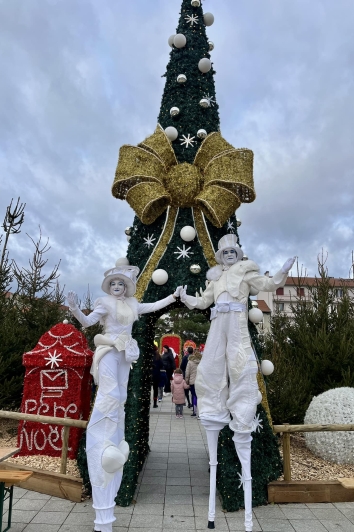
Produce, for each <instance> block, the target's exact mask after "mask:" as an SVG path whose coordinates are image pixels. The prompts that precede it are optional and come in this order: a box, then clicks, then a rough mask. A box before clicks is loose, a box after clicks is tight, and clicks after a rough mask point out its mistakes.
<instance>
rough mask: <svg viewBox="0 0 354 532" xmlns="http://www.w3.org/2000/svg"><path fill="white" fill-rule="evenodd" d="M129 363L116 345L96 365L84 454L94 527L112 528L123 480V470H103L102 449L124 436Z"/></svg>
mask: <svg viewBox="0 0 354 532" xmlns="http://www.w3.org/2000/svg"><path fill="white" fill-rule="evenodd" d="M129 370H130V363H129V362H126V360H125V353H124V351H120V352H118V351H117V350H116V349H115V348H113V349H112V350H111V351H109V352H108V353H107V354H106V355H104V357H103V358H102V359H101V361H100V363H99V367H98V372H99V383H100V384H99V388H98V391H97V395H96V400H95V404H94V407H93V411H92V414H91V418H90V422H89V424H88V426H87V433H86V454H87V463H88V470H89V475H90V481H91V485H92V499H93V504H92V506H93V508H94V509H95V513H96V518H95V530H100V531H101V532H111V531H112V523H113V522H114V521H115V517H114V507H115V501H114V499H115V497H116V495H117V492H118V490H119V487H120V483H121V481H122V472H120V471H118V472H116V473H112V474H110V473H106V472H105V471H104V469H103V468H102V462H101V460H102V453H103V451H104V450H105V448H106V447H108V446H109V445H116V446H118V445H119V443H120V442H121V441H122V439H124V422H125V412H124V404H125V402H126V399H127V386H128V379H129Z"/></svg>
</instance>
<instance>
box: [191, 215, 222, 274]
mask: <svg viewBox="0 0 354 532" xmlns="http://www.w3.org/2000/svg"><path fill="white" fill-rule="evenodd" d="M193 218H194V224H195V228H196V230H197V234H198V239H199V242H200V243H201V245H202V248H203V253H204V256H205V258H206V260H207V262H208V265H209V268H212V267H213V266H216V264H217V262H216V260H215V251H214V247H213V244H212V241H211V239H210V235H209V231H208V229H207V226H206V223H205V218H204V215H203V213H202V211H201V210H200V209H199V208H198V207H194V209H193Z"/></svg>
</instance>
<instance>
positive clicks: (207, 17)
mask: <svg viewBox="0 0 354 532" xmlns="http://www.w3.org/2000/svg"><path fill="white" fill-rule="evenodd" d="M204 24H205V25H206V26H211V25H212V24H214V15H213V14H212V13H204Z"/></svg>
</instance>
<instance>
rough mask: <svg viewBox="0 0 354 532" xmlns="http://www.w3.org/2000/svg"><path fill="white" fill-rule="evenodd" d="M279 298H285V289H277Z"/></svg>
mask: <svg viewBox="0 0 354 532" xmlns="http://www.w3.org/2000/svg"><path fill="white" fill-rule="evenodd" d="M275 293H276V294H277V296H283V295H284V288H277V291H276V292H275Z"/></svg>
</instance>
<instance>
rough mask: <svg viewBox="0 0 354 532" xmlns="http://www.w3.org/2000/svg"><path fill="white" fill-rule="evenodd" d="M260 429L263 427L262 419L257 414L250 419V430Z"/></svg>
mask: <svg viewBox="0 0 354 532" xmlns="http://www.w3.org/2000/svg"><path fill="white" fill-rule="evenodd" d="M261 429H263V425H262V420H261V419H260V417H259V414H257V415H256V416H254V419H253V421H252V431H251V432H261Z"/></svg>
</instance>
